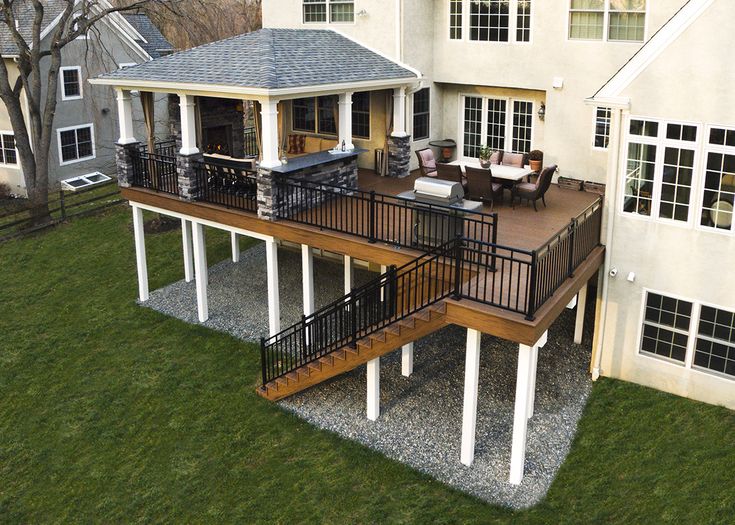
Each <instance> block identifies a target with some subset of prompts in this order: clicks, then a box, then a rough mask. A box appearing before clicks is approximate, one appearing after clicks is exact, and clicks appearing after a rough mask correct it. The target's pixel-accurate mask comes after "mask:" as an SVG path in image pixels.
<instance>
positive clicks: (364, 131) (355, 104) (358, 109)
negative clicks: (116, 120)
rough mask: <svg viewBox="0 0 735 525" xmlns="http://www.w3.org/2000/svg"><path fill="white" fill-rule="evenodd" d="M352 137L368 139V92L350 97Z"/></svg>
mask: <svg viewBox="0 0 735 525" xmlns="http://www.w3.org/2000/svg"><path fill="white" fill-rule="evenodd" d="M352 136H353V137H357V138H360V139H369V138H370V92H369V91H363V92H361V93H355V94H354V95H352Z"/></svg>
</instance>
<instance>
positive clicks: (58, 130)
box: [56, 123, 97, 166]
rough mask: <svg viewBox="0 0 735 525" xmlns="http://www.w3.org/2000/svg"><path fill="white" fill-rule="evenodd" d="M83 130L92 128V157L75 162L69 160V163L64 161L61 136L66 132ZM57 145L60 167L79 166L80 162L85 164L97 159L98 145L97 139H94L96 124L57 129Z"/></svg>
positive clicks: (75, 160)
mask: <svg viewBox="0 0 735 525" xmlns="http://www.w3.org/2000/svg"><path fill="white" fill-rule="evenodd" d="M82 128H90V130H91V132H90V134H91V138H92V155H91V156H89V157H83V158H81V159H74V160H67V161H64V160H62V159H63V156H62V154H61V134H62V133H63V132H64V131H72V130H77V129H82ZM56 144H57V147H58V151H59V166H68V165H69V164H77V163H78V162H85V161H88V160H94V159H96V158H97V145H96V144H95V138H94V123H89V124H81V125H79V126H69V127H66V128H59V129H57V130H56Z"/></svg>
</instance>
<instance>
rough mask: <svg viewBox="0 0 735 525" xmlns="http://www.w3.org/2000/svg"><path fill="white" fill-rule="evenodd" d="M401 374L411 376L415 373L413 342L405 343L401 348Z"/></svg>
mask: <svg viewBox="0 0 735 525" xmlns="http://www.w3.org/2000/svg"><path fill="white" fill-rule="evenodd" d="M401 374H403V377H411V374H413V343H408V344H407V345H403V349H402V350H401Z"/></svg>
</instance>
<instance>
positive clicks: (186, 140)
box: [179, 94, 199, 155]
mask: <svg viewBox="0 0 735 525" xmlns="http://www.w3.org/2000/svg"><path fill="white" fill-rule="evenodd" d="M179 105H180V109H181V154H182V155H194V154H196V153H199V148H197V124H196V103H195V102H194V97H193V96H192V95H182V94H180V95H179Z"/></svg>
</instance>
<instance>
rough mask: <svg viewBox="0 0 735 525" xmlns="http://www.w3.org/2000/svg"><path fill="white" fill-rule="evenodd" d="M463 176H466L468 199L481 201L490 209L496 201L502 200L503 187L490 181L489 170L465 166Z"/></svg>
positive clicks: (490, 174)
mask: <svg viewBox="0 0 735 525" xmlns="http://www.w3.org/2000/svg"><path fill="white" fill-rule="evenodd" d="M465 174H466V175H467V194H468V196H469V198H470V199H472V200H476V201H482V202H484V203H486V204H489V205H490V206H491V207H492V206H494V205H495V201H496V200H499V201H502V200H503V185H502V184H500V183H499V182H493V181H492V173H490V170H484V169H480V168H472V167H470V166H467V167H466V168H465Z"/></svg>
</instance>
